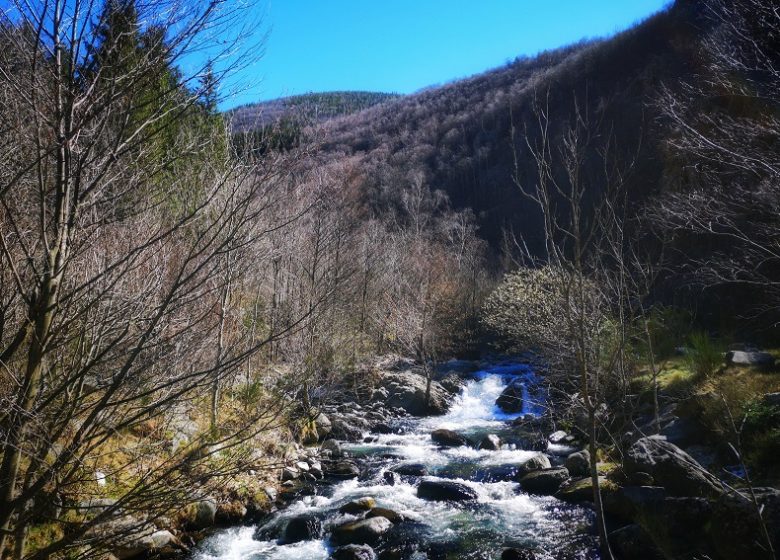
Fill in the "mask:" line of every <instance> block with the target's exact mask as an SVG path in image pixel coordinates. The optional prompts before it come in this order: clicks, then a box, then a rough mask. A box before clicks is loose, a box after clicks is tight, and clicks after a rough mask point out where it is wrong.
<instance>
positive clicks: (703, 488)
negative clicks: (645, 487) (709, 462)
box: [624, 436, 723, 497]
mask: <svg viewBox="0 0 780 560" xmlns="http://www.w3.org/2000/svg"><path fill="white" fill-rule="evenodd" d="M624 469H625V471H626V474H628V475H629V476H630V475H631V474H632V473H638V472H644V473H648V474H649V475H650V476H652V477H653V480H654V481H655V483H656V484H658V485H660V486H663V487H664V488H666V490H667V491H668V492H669V494H671V495H673V496H707V497H717V496H720V495H721V494H722V493H723V486H722V485H721V483H720V482H719V481H718V479H717V478H715V477H714V476H713V475H712V474H710V473H709V472H707V470H706V469H705V468H704V467H702V466H701V465H700V464H699V463H698V462H696V460H695V459H694V458H693V457H691V456H690V455H688V454H687V453H686V452H685V451H683V450H682V449H680V448H679V447H677V446H676V445H674V444H673V443H670V442H668V441H666V440H665V439H663V438H662V437H659V436H649V437H644V438H641V439H639V440H638V441H637V442H636V443H634V445H632V446H631V447H630V448H629V449H628V451H627V452H626V456H625V461H624Z"/></svg>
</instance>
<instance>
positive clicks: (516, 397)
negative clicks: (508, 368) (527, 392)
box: [496, 381, 523, 414]
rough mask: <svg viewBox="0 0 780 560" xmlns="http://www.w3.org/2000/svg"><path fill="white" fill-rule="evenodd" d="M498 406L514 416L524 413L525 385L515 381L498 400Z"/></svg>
mask: <svg viewBox="0 0 780 560" xmlns="http://www.w3.org/2000/svg"><path fill="white" fill-rule="evenodd" d="M496 406H497V407H498V408H500V409H501V410H503V411H504V412H506V413H510V414H514V413H517V412H522V411H523V385H522V383H521V382H520V381H513V382H512V383H510V384H509V385H508V386H507V387H506V389H504V390H503V391H502V392H501V394H500V395H499V397H498V398H497V399H496Z"/></svg>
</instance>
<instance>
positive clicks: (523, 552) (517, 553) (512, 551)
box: [501, 548, 536, 560]
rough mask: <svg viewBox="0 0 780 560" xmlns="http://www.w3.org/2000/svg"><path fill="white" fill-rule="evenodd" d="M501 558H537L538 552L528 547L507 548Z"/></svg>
mask: <svg viewBox="0 0 780 560" xmlns="http://www.w3.org/2000/svg"><path fill="white" fill-rule="evenodd" d="M501 560H536V553H534V551H533V550H529V549H527V548H505V549H504V550H503V551H502V552H501Z"/></svg>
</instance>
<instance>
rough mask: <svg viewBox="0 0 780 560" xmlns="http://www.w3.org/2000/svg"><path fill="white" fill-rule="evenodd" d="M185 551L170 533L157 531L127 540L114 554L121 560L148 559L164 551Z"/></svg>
mask: <svg viewBox="0 0 780 560" xmlns="http://www.w3.org/2000/svg"><path fill="white" fill-rule="evenodd" d="M166 548H168V549H171V550H176V551H184V550H186V547H185V546H184V545H182V544H181V542H179V540H178V539H177V538H176V537H175V536H174V535H173V533H171V532H170V531H165V530H162V531H155V532H153V533H146V534H141V535H136V536H131V537H129V538H127V539H125V540H124V541H123V542H122V543H121V544H119V545H118V546H117V547H116V548H115V549H114V550H113V554H114V556H116V557H117V558H118V559H119V560H130V559H131V558H140V557H146V556H148V555H149V554H153V553H155V552H160V551H162V550H164V549H166Z"/></svg>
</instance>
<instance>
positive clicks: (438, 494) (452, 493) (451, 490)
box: [417, 480, 477, 502]
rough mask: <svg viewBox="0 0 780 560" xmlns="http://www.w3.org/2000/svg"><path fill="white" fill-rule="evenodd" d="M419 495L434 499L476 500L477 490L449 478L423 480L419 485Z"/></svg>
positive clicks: (426, 498)
mask: <svg viewBox="0 0 780 560" xmlns="http://www.w3.org/2000/svg"><path fill="white" fill-rule="evenodd" d="M417 496H418V497H420V498H423V499H424V500H433V501H455V502H457V501H467V500H476V499H477V492H476V491H475V490H474V489H473V488H471V487H470V486H466V485H465V484H461V483H459V482H452V481H449V480H423V481H422V482H421V483H420V485H419V486H418V487H417Z"/></svg>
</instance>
